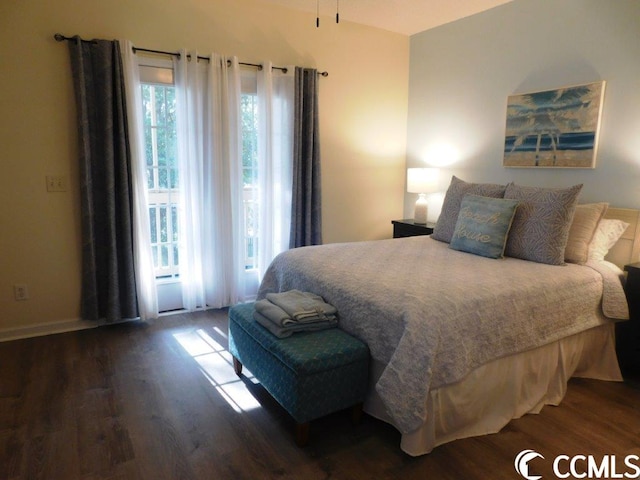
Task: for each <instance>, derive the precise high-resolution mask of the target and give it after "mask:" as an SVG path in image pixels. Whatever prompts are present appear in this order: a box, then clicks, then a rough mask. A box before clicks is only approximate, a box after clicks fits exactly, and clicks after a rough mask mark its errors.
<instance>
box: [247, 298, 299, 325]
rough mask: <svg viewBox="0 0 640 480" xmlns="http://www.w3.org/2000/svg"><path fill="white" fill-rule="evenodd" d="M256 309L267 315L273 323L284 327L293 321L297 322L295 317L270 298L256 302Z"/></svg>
mask: <svg viewBox="0 0 640 480" xmlns="http://www.w3.org/2000/svg"><path fill="white" fill-rule="evenodd" d="M255 308H256V311H257V312H258V313H260V314H261V315H263V316H265V317H267V318H268V319H269V320H271V321H272V322H273V323H275V324H277V325H279V326H281V327H284V326H285V325H289V324H292V323H296V322H295V321H294V320H293V318H291V317H290V316H289V314H288V313H287V312H285V311H284V310H283V309H281V308H280V307H279V306H277V305H275V304H273V303H271V302H270V301H269V300H266V299H262V300H258V301H257V302H256V304H255Z"/></svg>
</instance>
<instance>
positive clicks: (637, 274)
mask: <svg viewBox="0 0 640 480" xmlns="http://www.w3.org/2000/svg"><path fill="white" fill-rule="evenodd" d="M624 270H625V272H627V282H626V284H625V288H624V289H625V293H626V294H627V302H628V303H629V320H627V321H626V322H619V323H617V324H616V350H617V352H618V361H619V362H620V368H621V369H622V370H623V372H624V373H630V374H632V375H637V374H640V262H639V263H632V264H629V265H625V267H624Z"/></svg>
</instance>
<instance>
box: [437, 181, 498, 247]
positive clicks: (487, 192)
mask: <svg viewBox="0 0 640 480" xmlns="http://www.w3.org/2000/svg"><path fill="white" fill-rule="evenodd" d="M506 187H507V186H506V185H496V184H493V183H467V182H465V181H464V180H460V179H459V178H458V177H456V176H455V175H454V176H453V177H452V178H451V184H450V185H449V188H448V189H447V193H446V194H445V196H444V202H443V203H442V211H441V213H440V216H439V217H438V221H437V222H436V225H435V227H434V228H433V234H432V235H431V238H433V239H435V240H440V241H441V242H446V243H450V242H451V237H453V231H454V230H455V229H456V222H457V221H458V214H459V213H460V204H461V203H462V198H463V197H464V196H465V195H467V194H471V195H479V196H481V197H492V198H502V197H503V196H504V191H505V188H506Z"/></svg>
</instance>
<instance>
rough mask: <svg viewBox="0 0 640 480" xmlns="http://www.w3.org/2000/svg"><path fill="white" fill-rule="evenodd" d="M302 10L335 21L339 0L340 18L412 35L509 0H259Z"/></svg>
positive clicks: (321, 21) (323, 19) (323, 20)
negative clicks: (318, 11)
mask: <svg viewBox="0 0 640 480" xmlns="http://www.w3.org/2000/svg"><path fill="white" fill-rule="evenodd" d="M262 1H264V2H269V3H273V4H278V5H282V6H285V7H289V8H294V9H297V10H302V11H305V12H312V13H314V14H315V13H316V11H317V2H318V1H319V8H320V28H322V24H323V22H327V21H329V22H335V16H336V7H337V5H338V2H339V11H340V21H343V20H344V21H349V22H354V23H360V24H363V25H369V26H372V27H377V28H382V29H384V30H389V31H392V32H397V33H402V34H404V35H413V34H414V33H418V32H422V31H424V30H428V29H430V28H433V27H437V26H438V25H443V24H445V23H449V22H452V21H454V20H457V19H459V18H463V17H468V16H469V15H473V14H475V13H479V12H482V11H484V10H488V9H490V8H493V7H497V6H498V5H502V4H504V3H509V2H510V1H512V0H262Z"/></svg>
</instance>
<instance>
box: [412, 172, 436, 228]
mask: <svg viewBox="0 0 640 480" xmlns="http://www.w3.org/2000/svg"><path fill="white" fill-rule="evenodd" d="M437 191H438V169H437V168H408V169H407V192H409V193H418V194H419V195H418V200H416V207H415V210H414V213H413V221H414V223H417V224H419V225H426V223H427V197H426V194H427V193H432V192H437Z"/></svg>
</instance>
